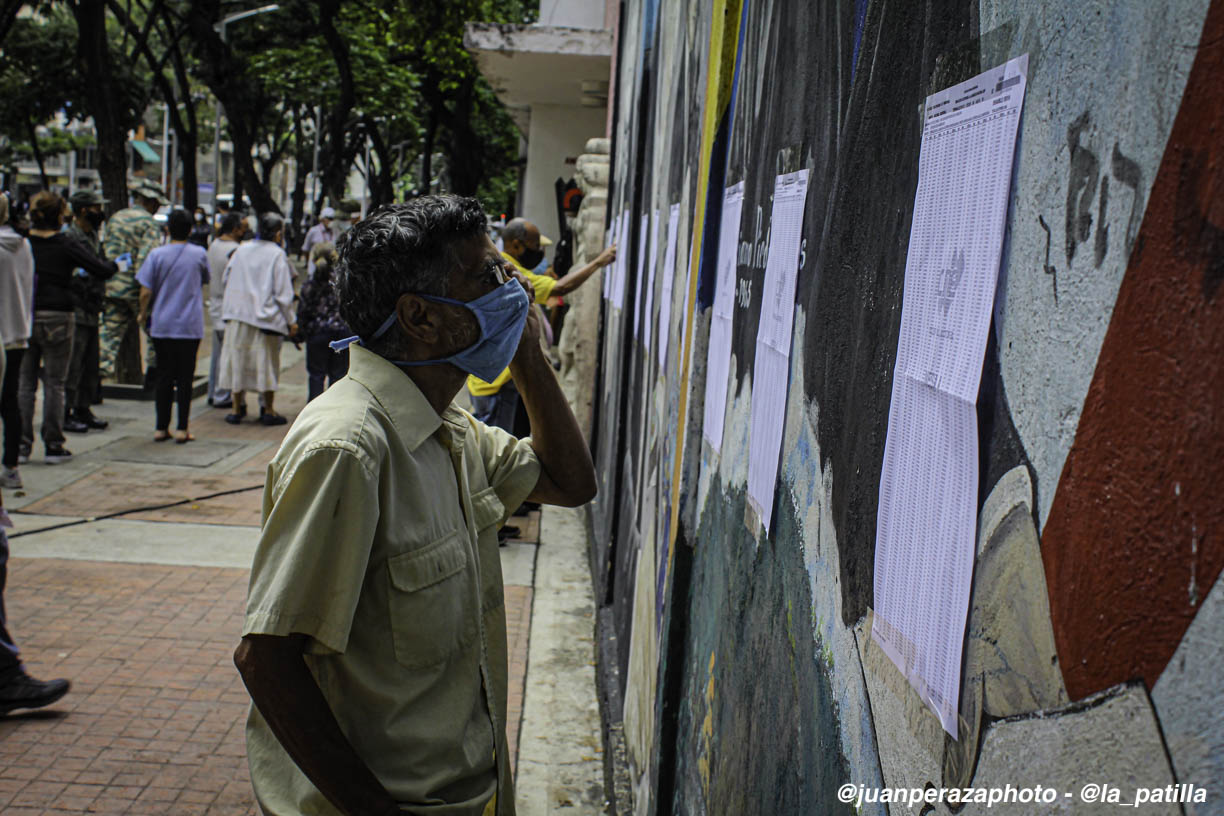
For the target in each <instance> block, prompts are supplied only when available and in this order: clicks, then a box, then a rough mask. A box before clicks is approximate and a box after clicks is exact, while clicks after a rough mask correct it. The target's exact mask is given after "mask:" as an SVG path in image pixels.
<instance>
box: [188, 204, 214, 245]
mask: <svg viewBox="0 0 1224 816" xmlns="http://www.w3.org/2000/svg"><path fill="white" fill-rule="evenodd" d="M211 237H212V229H211V228H210V227H209V226H208V216H207V215H206V214H205V213H204V208H203V207H196V208H195V223H194V224H192V225H191V235H190V236H188V238H187V240H188V241H190V242H191V243H193V244H195V245H196V246H198V247H200V248H201V249H208V239H209V238H211Z"/></svg>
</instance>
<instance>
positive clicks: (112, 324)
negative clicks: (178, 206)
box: [99, 179, 169, 383]
mask: <svg viewBox="0 0 1224 816" xmlns="http://www.w3.org/2000/svg"><path fill="white" fill-rule="evenodd" d="M130 191H131V193H132V200H133V201H134V202H135V206H132V207H128V208H126V209H123V210H120V211H119V212H117V213H115V214H114V215H113V216H111V219H110V223H109V224H107V225H106V242H105V246H104V250H105V253H106V257H108V258H117V257H119V256H120V255H122V254H124V253H125V252H126V253H131V256H132V263H131V265H130V266H129V267H128V268H127V270H126V271H124V272H120V273H119V274H118V275H115V277H113V278H111V279H110V280H109V281H107V282H106V298H105V301H104V302H103V307H102V325H101V332H100V337H99V352H100V356H101V370H102V376H103V377H104V378H108V379H113V380H115V381H116V382H121V383H140V382H142V381H143V377H142V372H141V367H140V327H139V326H138V325H137V323H136V313H137V312H138V311H139V308H140V284H138V283H137V282H136V273H137V272H139V271H140V265H141V264H143V263H144V260H145V258H147V257H148V256H149V253H150V252H151V251H152V250H153V249H154V248H155V247H157V246H159V245H160V244H161V227H160V226H159V225H158V223H157V222H156V221H154V220H153V213H155V212H157V209H158V207H160V206H161V205H162V204H168V203H169V202H168V201H167V200H166V197H165V196H164V195H162V191H161V188H160V187H158V186H157V184H156V183H155V182H154V181H152V180H151V179H139V180H138V181H136V182H135V183H134V184H133V185H132V186H131V188H130ZM149 352H150V353H149V354H146V357H145V359H146V360H148V364H149V368H153V367H154V366H155V365H156V363H155V361H154V360H153V358H152V353H151V352H152V349H151V348H150V349H149Z"/></svg>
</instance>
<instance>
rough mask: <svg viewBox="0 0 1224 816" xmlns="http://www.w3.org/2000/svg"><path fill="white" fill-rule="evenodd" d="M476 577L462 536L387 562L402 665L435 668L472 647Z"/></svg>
mask: <svg viewBox="0 0 1224 816" xmlns="http://www.w3.org/2000/svg"><path fill="white" fill-rule="evenodd" d="M471 574H472V571H471V569H470V567H469V565H468V554H467V542H466V539H465V537H464V536H463V535H461V534H460V533H459V532H453V533H449V534H448V535H446V536H445V537H443V538H440V539H438V540H437V541H434V542H433V543H431V544H428V545H426V546H425V547H422V548H420V549H417V550H413V551H412V552H406V553H402V554H400V555H395V556H392V557H391V558H389V559H387V576H388V580H389V581H390V587H389V590H388V598H389V606H390V609H389V614H390V616H391V636H392V640H393V641H394V645H395V658H396V660H397V661H399V663H400V664H402V665H403V666H405V667H407V668H410V669H420V668H425V667H427V666H433V665H436V664H438V663H441V662H442V661H444V660H446V659H447V658H449V657H451V656H452V655H454V654H455V652H457V651H459V650H461V649H463V648H464V647H466V646H468V645H469V644H471V642H472V640H473V639H474V638H475V637H476V627H477V620H476V607H477V604H476V600H475V593H474V592H473V590H472V586H471V582H470V581H469V580H467V578H468V576H470V575H471Z"/></svg>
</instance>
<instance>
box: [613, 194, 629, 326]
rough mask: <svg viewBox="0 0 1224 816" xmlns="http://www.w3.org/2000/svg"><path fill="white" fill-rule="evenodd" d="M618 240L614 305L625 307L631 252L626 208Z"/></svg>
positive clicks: (620, 307)
mask: <svg viewBox="0 0 1224 816" xmlns="http://www.w3.org/2000/svg"><path fill="white" fill-rule="evenodd" d="M616 240H617V241H619V242H620V244H621V246H620V249H618V250H617V252H616V262H615V263H613V264H612V270H613V272H612V293H611V297H612V306H613V307H615V308H617V309H624V308H625V278H626V277H627V272H626V270H627V269H628V266H629V261H628V259H627V258H626V256H627V255H628V254H629V252H628V248H629V211H628V210H625V211H624V212H622V213H621V217H620V223H619V224H618V225H617V228H616Z"/></svg>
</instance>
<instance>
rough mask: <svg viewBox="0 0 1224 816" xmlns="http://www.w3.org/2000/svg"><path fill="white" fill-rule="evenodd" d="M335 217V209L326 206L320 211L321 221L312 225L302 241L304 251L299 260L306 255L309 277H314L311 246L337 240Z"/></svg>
mask: <svg viewBox="0 0 1224 816" xmlns="http://www.w3.org/2000/svg"><path fill="white" fill-rule="evenodd" d="M335 217H336V211H335V210H333V209H332V208H331V207H324V208H323V211H322V212H320V213H319V223H317V224H315V225H314V226H313V227H311V228H310V230H309V231H308V232H307V233H306V240H305V241H303V242H302V251H301V253H300V254H299V256H298V260H301V256H302V255H305V256H306V275H307V277H310V278H313V277H314V261H312V260H310V249H311V247H313V246H314V245H315V244H321V243H323V242H324V241H331V242H332V243H335V241H336V233H335V231H334V230H333V229H332V225H331V224H332V219H333V218H335Z"/></svg>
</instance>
